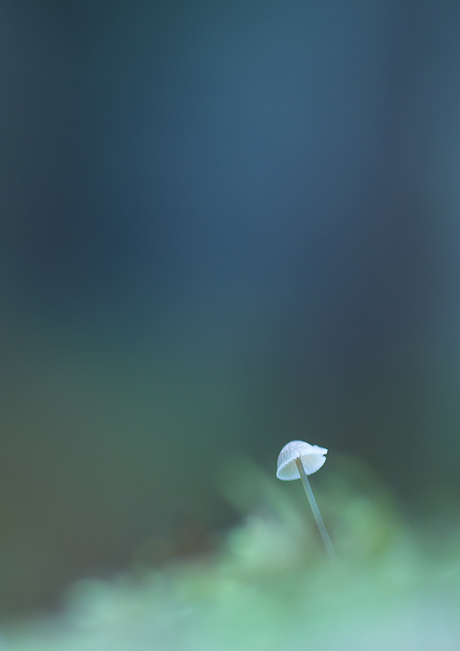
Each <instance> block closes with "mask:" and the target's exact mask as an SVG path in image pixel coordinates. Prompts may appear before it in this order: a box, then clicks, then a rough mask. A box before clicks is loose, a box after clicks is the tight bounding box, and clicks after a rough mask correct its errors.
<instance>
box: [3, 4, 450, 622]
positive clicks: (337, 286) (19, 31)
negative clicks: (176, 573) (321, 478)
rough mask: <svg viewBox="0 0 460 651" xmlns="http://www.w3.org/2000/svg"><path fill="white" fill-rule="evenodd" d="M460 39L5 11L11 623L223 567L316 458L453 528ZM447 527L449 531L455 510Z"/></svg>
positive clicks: (422, 19) (129, 12)
mask: <svg viewBox="0 0 460 651" xmlns="http://www.w3.org/2000/svg"><path fill="white" fill-rule="evenodd" d="M459 28H460V9H459V8H458V7H457V6H456V4H455V3H451V2H444V1H441V2H440V1H439V0H438V1H436V2H435V1H434V0H433V1H429V2H414V1H407V0H403V1H401V0H398V1H396V0H394V1H389V0H377V1H375V2H358V1H356V2H353V1H349V2H348V1H345V2H337V1H333V0H330V1H326V2H324V1H323V0H322V1H321V2H320V1H319V0H318V1H316V2H315V1H311V2H310V1H308V2H305V1H302V2H300V1H299V2H297V1H291V0H283V1H281V0H280V1H278V0H277V1H271V2H270V1H269V2H257V1H255V0H246V1H245V2H218V3H217V2H204V1H203V2H176V1H174V0H172V1H168V2H166V1H165V2H155V1H151V2H146V1H145V2H141V1H139V0H130V1H129V2H128V1H126V2H124V1H121V0H120V1H118V2H117V1H115V0H112V1H111V2H109V1H107V2H104V1H102V0H93V1H91V2H90V1H79V2H77V1H75V2H73V1H70V0H69V1H68V2H57V1H51V0H48V1H45V0H30V1H26V0H2V1H1V2H0V66H1V69H0V84H1V85H0V165H1V194H0V351H1V360H2V362H1V365H0V382H1V392H0V402H1V404H0V604H1V606H2V609H3V612H4V613H6V614H8V613H11V612H18V611H19V612H22V611H24V610H26V609H28V608H31V607H36V606H42V605H49V604H50V603H53V600H54V599H55V598H56V595H58V594H59V591H60V589H61V588H62V586H64V585H65V584H67V582H68V581H69V580H70V579H72V578H75V577H77V576H80V575H85V574H88V573H102V574H104V572H110V571H111V570H112V569H114V568H117V567H120V566H124V565H125V564H126V563H128V561H129V559H130V558H131V557H132V555H133V553H135V550H136V549H137V548H138V546H139V545H142V544H143V541H145V540H153V543H152V545H153V547H152V549H153V551H152V552H151V559H152V561H157V560H163V559H164V558H169V557H170V556H175V555H181V554H186V553H193V552H195V551H200V550H202V549H206V548H208V546H209V545H211V544H212V541H213V540H214V534H215V531H216V530H221V529H222V528H223V527H225V526H227V525H229V524H230V523H232V522H234V520H235V518H236V515H235V514H234V513H233V511H232V510H231V508H230V507H229V506H228V505H227V504H226V502H225V500H224V499H223V498H222V497H221V495H220V492H219V477H220V474H221V473H222V472H223V469H224V468H225V467H226V465H227V464H228V463H230V461H229V460H230V459H231V458H232V455H234V454H239V455H247V456H250V457H252V459H254V460H255V461H256V463H258V464H260V465H262V466H264V467H266V468H269V469H271V468H273V472H274V468H275V463H276V457H277V455H278V452H279V450H280V449H281V447H282V446H283V445H284V444H285V443H286V442H287V441H288V440H290V439H292V438H301V439H305V440H307V441H309V442H310V443H315V444H318V445H321V446H324V447H327V448H329V449H330V457H331V459H333V455H334V453H344V454H348V455H352V456H353V455H354V456H358V457H360V458H361V459H363V460H365V461H366V462H367V463H369V464H370V465H371V466H372V467H373V468H374V469H375V470H376V471H377V472H378V473H379V474H380V476H381V477H382V479H383V481H384V482H385V483H386V484H387V485H389V487H390V488H391V489H392V490H393V491H394V492H395V494H396V495H397V497H398V499H399V500H400V502H401V504H402V505H403V506H404V507H405V508H407V510H408V512H413V511H417V510H423V509H425V508H426V506H427V505H428V506H429V505H430V504H431V503H432V502H433V503H434V502H435V500H436V499H441V497H442V500H443V501H444V503H446V501H447V502H448V503H453V504H457V503H458V498H459V480H458V461H459V448H460V444H459V439H458V431H459V425H460V401H459V399H458V389H459V385H460V367H459V361H460V359H459V352H460V346H459V343H460V341H459V331H460V330H459V326H460V310H459V295H460V294H459V290H460V268H459V259H460V258H459V254H460V237H459V236H460V229H459V224H460V221H459V208H460V195H459V187H460V186H459V180H458V179H459V178H460V177H459V174H460V121H459V120H460V118H459V116H460V84H459V79H460V41H459V38H458V34H459ZM431 500H432V502H431Z"/></svg>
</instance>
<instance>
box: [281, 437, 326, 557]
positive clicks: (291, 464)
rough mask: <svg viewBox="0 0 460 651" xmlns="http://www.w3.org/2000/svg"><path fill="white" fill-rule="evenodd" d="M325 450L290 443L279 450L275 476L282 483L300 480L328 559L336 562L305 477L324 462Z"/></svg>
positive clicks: (301, 442)
mask: <svg viewBox="0 0 460 651" xmlns="http://www.w3.org/2000/svg"><path fill="white" fill-rule="evenodd" d="M326 454H327V449H326V448H320V447H318V446H317V445H310V443H305V441H291V442H290V443H288V444H287V445H285V446H284V448H283V449H282V450H281V452H280V453H279V456H278V467H277V469H276V476H277V477H278V479H282V480H283V481H292V480H293V479H301V481H302V484H303V487H304V490H305V493H306V495H307V497H308V501H309V502H310V506H311V510H312V511H313V515H314V516H315V520H316V524H317V525H318V529H319V532H320V534H321V538H322V539H323V543H324V546H325V548H326V552H327V554H328V556H329V558H330V559H332V560H336V558H337V557H336V554H335V551H334V547H333V546H332V542H331V539H330V538H329V534H328V533H327V530H326V527H325V526H324V521H323V518H322V517H321V513H320V510H319V508H318V505H317V503H316V500H315V496H314V495H313V491H312V490H311V486H310V482H309V481H308V477H307V475H312V474H313V473H314V472H316V471H317V470H319V469H320V468H321V467H322V466H323V465H324V463H325V462H326V456H325V455H326Z"/></svg>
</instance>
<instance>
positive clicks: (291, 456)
mask: <svg viewBox="0 0 460 651" xmlns="http://www.w3.org/2000/svg"><path fill="white" fill-rule="evenodd" d="M325 454H327V449H326V448H320V447H318V446H317V445H310V443H305V441H291V442H290V443H288V444H287V445H285V446H284V448H283V449H282V450H281V452H280V453H279V457H278V467H277V469H276V476H277V477H278V479H283V480H284V481H292V480H293V479H300V474H299V471H298V469H297V466H296V463H295V460H296V459H301V461H302V465H303V467H304V470H305V474H306V475H312V474H313V473H314V472H316V471H317V470H319V469H320V468H321V466H322V465H324V463H325V462H326V457H325V456H324V455H325Z"/></svg>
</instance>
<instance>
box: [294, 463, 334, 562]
mask: <svg viewBox="0 0 460 651" xmlns="http://www.w3.org/2000/svg"><path fill="white" fill-rule="evenodd" d="M295 463H296V466H297V469H298V471H299V474H300V479H301V480H302V485H303V487H304V490H305V493H306V495H307V497H308V501H309V502H310V506H311V510H312V511H313V515H314V516H315V520H316V524H317V525H318V529H319V533H320V534H321V538H322V539H323V543H324V547H325V548H326V552H327V555H328V556H329V558H330V559H331V561H336V560H337V556H336V553H335V550H334V547H333V546H332V542H331V539H330V538H329V534H328V533H327V529H326V527H325V525H324V521H323V518H322V517H321V513H320V510H319V508H318V505H317V503H316V500H315V496H314V495H313V491H312V489H311V486H310V482H309V481H308V477H307V475H306V473H305V469H304V467H303V464H302V461H301V460H300V459H296V460H295Z"/></svg>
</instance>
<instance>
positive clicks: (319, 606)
mask: <svg viewBox="0 0 460 651" xmlns="http://www.w3.org/2000/svg"><path fill="white" fill-rule="evenodd" d="M312 484H313V487H314V490H315V492H316V494H317V498H318V502H319V503H320V506H321V508H322V510H323V513H324V517H325V520H326V521H327V524H328V527H329V529H330V533H331V537H332V538H333V540H334V544H335V546H336V550H337V554H338V557H339V562H338V563H337V564H331V563H329V562H328V560H327V558H326V556H325V554H324V551H323V549H322V547H321V542H320V539H319V536H318V535H317V532H316V530H315V525H314V521H313V518H312V517H311V514H310V513H309V509H308V504H307V503H306V499H305V496H304V495H303V491H302V488H301V486H300V483H299V482H289V483H284V482H279V481H277V480H276V479H274V478H272V477H271V476H267V475H266V474H265V473H264V472H263V471H261V470H260V469H259V468H258V467H255V466H253V465H252V464H251V463H249V462H247V461H246V462H245V461H240V462H235V463H234V464H232V465H231V466H230V467H229V469H228V471H227V472H223V473H222V475H221V489H222V491H223V493H224V494H225V496H226V497H227V499H228V500H229V501H231V503H232V504H233V505H234V507H236V508H237V509H238V510H239V511H240V512H241V513H242V515H243V517H242V521H241V524H240V525H238V526H236V527H234V528H233V529H232V530H230V531H229V532H228V533H227V534H226V535H225V537H224V538H223V539H222V541H221V543H220V544H219V546H218V548H217V549H216V550H215V551H214V552H212V553H208V554H205V555H202V556H200V557H195V558H193V559H191V560H190V559H189V560H186V561H176V562H170V563H169V564H168V565H165V566H163V567H158V568H156V569H153V568H146V567H143V566H142V565H140V564H139V563H138V562H135V561H133V564H132V566H131V567H130V568H129V569H127V570H126V571H125V572H123V573H121V574H119V575H118V576H116V577H114V578H113V579H111V580H101V579H95V578H92V579H91V578H88V579H85V580H81V581H79V582H77V583H76V584H74V585H73V586H72V587H70V589H69V590H68V591H67V594H66V596H65V600H64V604H63V608H62V611H61V612H60V613H59V614H57V615H54V616H47V617H45V616H37V617H36V618H35V619H34V620H27V621H25V622H24V621H23V622H20V623H17V624H16V625H14V626H12V625H10V626H9V627H7V629H6V630H5V632H4V638H3V644H2V645H1V644H0V648H2V649H3V648H4V649H9V650H14V651H39V650H43V651H44V650H45V649H46V651H64V650H65V651H93V650H94V651H150V650H152V649H155V650H156V651H166V650H174V651H182V650H183V651H195V650H196V651H198V650H199V651H216V650H219V651H233V650H236V649H238V650H243V651H244V650H245V649H250V650H251V651H265V650H267V651H276V650H282V651H301V650H302V651H303V650H305V649H308V651H316V650H318V651H319V650H320V649H321V650H322V651H327V650H337V651H339V650H340V651H348V650H350V651H369V650H371V649H372V651H380V650H381V651H387V650H388V649H392V650H394V651H398V650H401V651H412V650H413V651H424V650H425V649H426V650H427V651H428V649H429V650H430V651H431V650H432V649H433V648H440V649H443V651H450V650H452V651H454V650H456V649H458V648H459V645H460V622H459V618H458V612H459V607H460V537H459V535H458V532H455V531H454V530H452V531H451V532H450V535H449V536H447V537H445V538H444V542H443V543H442V544H441V542H440V541H439V540H438V541H437V542H435V543H434V542H433V541H432V540H431V541H430V539H429V536H428V534H426V533H425V534H423V535H422V534H420V533H419V531H418V530H417V529H416V528H415V527H413V526H409V525H408V524H407V523H405V522H404V520H403V518H402V516H401V515H400V514H399V513H398V511H397V509H396V507H395V503H394V500H393V499H392V497H391V495H389V494H388V493H387V492H386V490H385V489H384V487H383V486H381V485H380V483H379V481H378V480H377V478H375V477H373V475H372V473H370V471H368V469H366V468H365V467H363V466H362V465H361V464H360V463H357V462H355V461H350V460H342V461H337V462H334V463H333V464H331V470H330V472H329V473H326V472H324V473H323V474H319V475H318V476H315V478H314V480H312Z"/></svg>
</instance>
